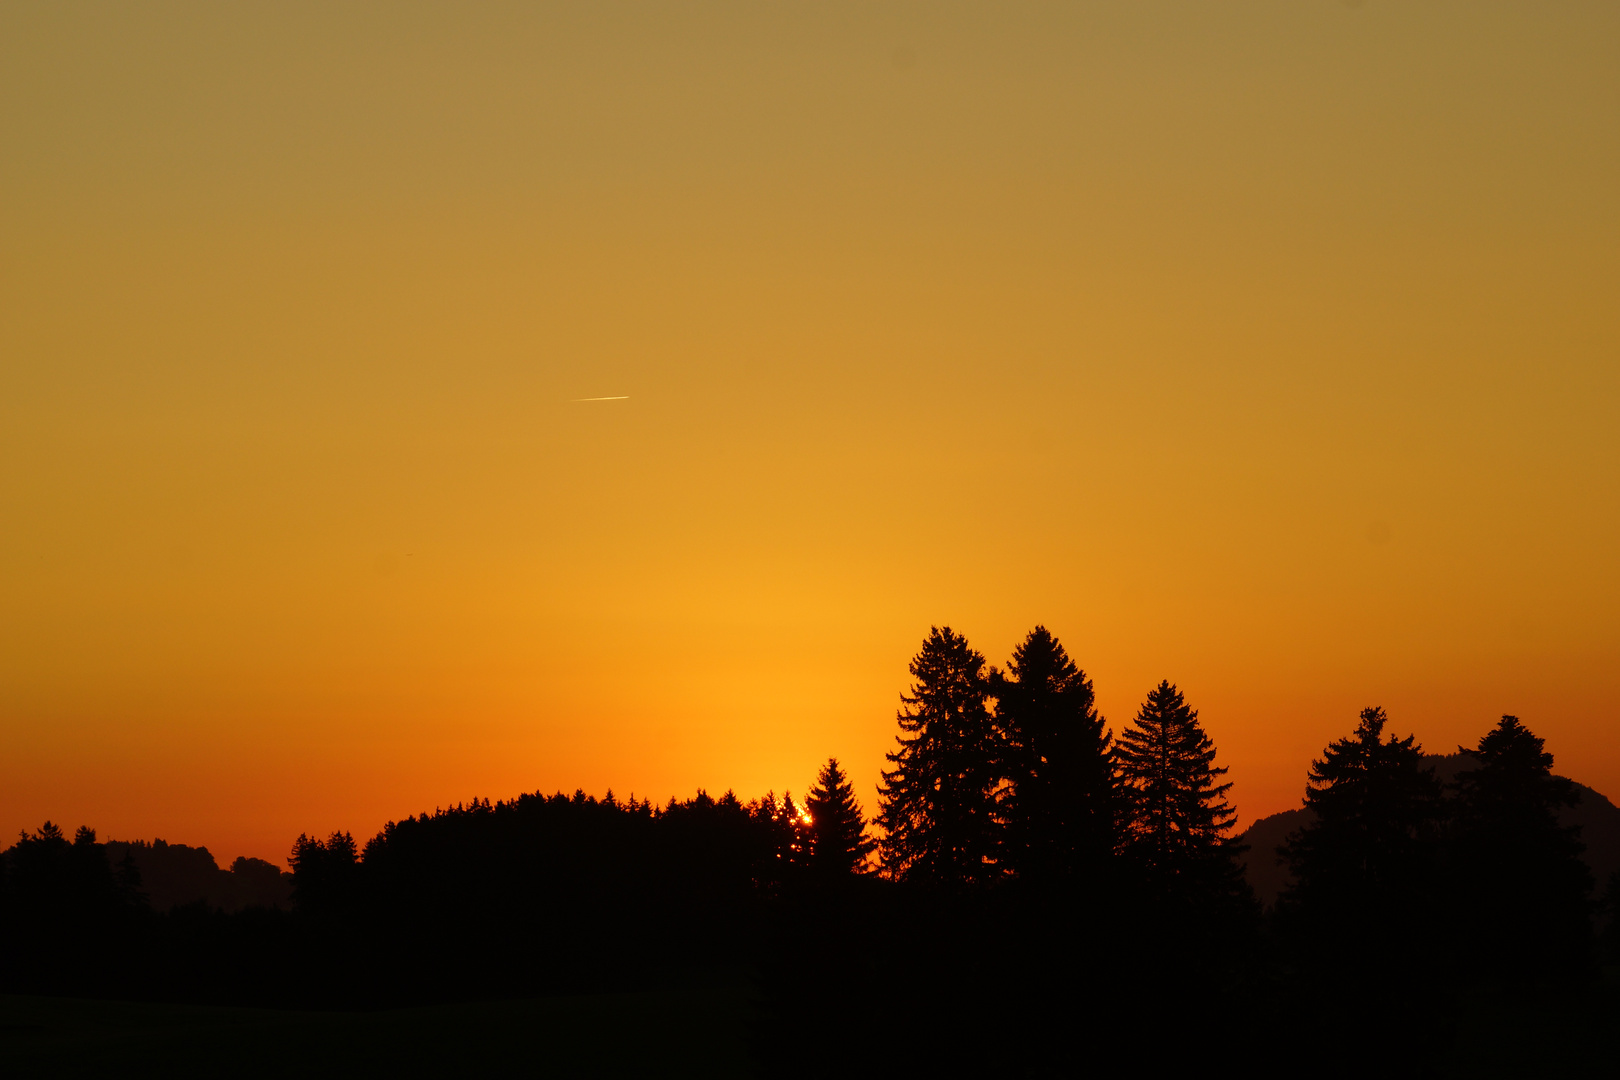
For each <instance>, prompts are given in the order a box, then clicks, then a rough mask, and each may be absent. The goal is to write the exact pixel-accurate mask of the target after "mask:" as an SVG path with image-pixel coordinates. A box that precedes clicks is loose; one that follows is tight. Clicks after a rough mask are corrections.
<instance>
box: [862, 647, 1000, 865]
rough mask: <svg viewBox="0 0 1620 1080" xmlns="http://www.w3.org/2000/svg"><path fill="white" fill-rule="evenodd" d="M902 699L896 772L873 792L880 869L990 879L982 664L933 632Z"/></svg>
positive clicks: (991, 832) (892, 757)
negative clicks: (878, 827) (879, 828)
mask: <svg viewBox="0 0 1620 1080" xmlns="http://www.w3.org/2000/svg"><path fill="white" fill-rule="evenodd" d="M910 670H911V675H912V677H913V678H914V679H915V680H916V682H915V683H913V684H912V687H911V693H909V694H901V695H900V700H901V702H902V704H903V706H904V707H903V708H902V709H900V711H899V714H898V720H899V723H900V732H901V734H900V735H898V736H896V738H895V741H896V742H897V743H899V747H898V749H896V750H895V751H894V752H893V753H890V754H887V755H885V756H886V757H887V758H888V760H889V762H890V763H891V764H892V765H893V766H894V768H893V769H891V770H886V771H884V773H883V782H882V783H881V784H880V785H879V787H878V806H879V811H878V822H879V824H880V825H881V826H882V827H883V833H884V835H883V838H882V839H881V840H880V841H879V844H878V849H879V851H880V852H881V854H882V857H883V866H884V870H885V871H886V872H887V873H889V874H891V875H893V876H895V877H897V878H903V879H907V880H916V881H922V882H927V883H930V884H935V885H943V886H947V887H954V886H962V885H974V884H979V883H982V882H986V881H989V880H990V879H992V878H993V877H994V876H995V875H996V873H997V868H996V865H995V855H996V842H997V836H996V814H995V795H994V791H993V789H994V787H995V784H996V776H995V757H996V752H995V735H994V730H993V729H992V727H991V723H990V711H989V708H988V705H987V700H986V698H987V690H988V682H987V676H986V673H985V670H984V657H983V656H982V655H981V654H980V653H979V652H977V651H976V650H974V649H972V648H970V647H969V645H968V643H967V639H966V638H964V637H962V636H961V635H960V634H956V633H954V632H952V630H951V629H950V627H937V626H936V627H934V628H933V629H932V631H931V632H930V633H929V635H928V638H927V640H925V641H924V642H923V646H922V649H921V650H920V651H919V652H918V653H917V655H916V657H914V658H913V659H912V661H911V668H910Z"/></svg>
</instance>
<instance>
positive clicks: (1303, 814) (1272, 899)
mask: <svg viewBox="0 0 1620 1080" xmlns="http://www.w3.org/2000/svg"><path fill="white" fill-rule="evenodd" d="M1424 760H1425V761H1426V762H1428V763H1429V764H1431V765H1433V766H1434V771H1435V773H1436V774H1437V775H1438V776H1439V777H1440V779H1441V780H1442V781H1444V782H1446V783H1448V784H1449V783H1451V782H1452V781H1454V780H1456V779H1457V774H1458V773H1460V772H1462V771H1463V770H1464V769H1469V768H1473V767H1474V764H1475V761H1476V759H1475V758H1474V756H1473V755H1472V754H1444V755H1442V754H1429V755H1426V756H1425V757H1424ZM1575 788H1576V790H1577V791H1578V792H1580V796H1581V801H1580V802H1579V803H1577V804H1576V805H1574V806H1571V807H1566V808H1565V809H1564V810H1562V811H1560V812H1559V815H1558V819H1559V820H1560V821H1561V822H1563V823H1564V824H1565V825H1579V826H1580V827H1581V841H1582V842H1583V843H1584V844H1585V845H1586V854H1585V858H1586V864H1587V865H1588V866H1590V867H1591V868H1592V876H1593V877H1594V878H1596V879H1597V883H1598V888H1599V889H1600V890H1601V889H1602V888H1603V886H1604V883H1605V882H1607V881H1608V880H1609V876H1610V875H1611V874H1613V873H1615V872H1616V871H1617V870H1620V807H1616V806H1615V805H1614V803H1612V802H1610V801H1609V800H1608V798H1607V797H1606V796H1604V795H1601V794H1599V793H1598V792H1596V791H1593V790H1592V789H1591V788H1589V787H1587V786H1586V785H1585V784H1576V785H1575ZM1313 816H1314V815H1312V814H1311V812H1310V811H1309V810H1306V809H1305V808H1304V807H1300V808H1299V809H1298V810H1284V811H1283V812H1282V813H1280V814H1272V815H1271V816H1270V817H1263V818H1260V819H1259V820H1258V821H1256V822H1255V823H1254V824H1253V825H1250V826H1249V827H1248V829H1247V830H1246V831H1245V832H1244V833H1243V835H1242V837H1241V838H1240V839H1241V841H1242V842H1243V843H1245V844H1247V845H1249V853H1248V855H1247V856H1245V858H1247V860H1248V865H1247V866H1246V867H1245V869H1244V873H1245V876H1247V877H1248V879H1249V885H1250V887H1252V888H1253V889H1254V894H1255V895H1256V896H1257V897H1259V898H1260V901H1261V903H1263V904H1266V905H1267V906H1268V907H1269V906H1270V905H1271V904H1274V903H1276V901H1277V897H1278V895H1279V894H1280V893H1281V892H1282V891H1283V889H1284V888H1286V887H1287V886H1288V884H1289V881H1290V880H1291V879H1290V876H1289V873H1288V868H1287V866H1285V865H1283V864H1282V862H1281V860H1280V857H1279V856H1278V854H1277V849H1278V848H1279V847H1281V846H1282V843H1283V841H1284V840H1286V839H1287V838H1288V834H1289V833H1292V832H1293V831H1294V830H1296V829H1298V828H1300V827H1301V826H1302V825H1304V824H1305V823H1306V822H1308V821H1310V820H1311V819H1312V817H1313Z"/></svg>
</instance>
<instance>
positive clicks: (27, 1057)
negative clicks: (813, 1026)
mask: <svg viewBox="0 0 1620 1080" xmlns="http://www.w3.org/2000/svg"><path fill="white" fill-rule="evenodd" d="M747 1014H748V1008H747V1002H746V1000H745V998H744V995H743V992H742V991H741V990H737V991H730V990H717V989H704V990H693V991H686V992H657V993H634V994H604V995H593V996H582V997H560V998H536V999H532V1000H522V1001H493V1002H471V1003H464V1004H454V1005H440V1006H433V1007H428V1008H415V1009H396V1010H382V1011H376V1012H295V1011H281V1010H273V1009H235V1008H211V1007H207V1006H197V1005H161V1004H145V1003H132V1002H118V1001H89V1000H82V999H75V998H44V997H22V996H4V997H0V1074H3V1075H5V1076H7V1077H17V1078H19V1080H21V1078H23V1077H34V1076H40V1077H56V1076H61V1077H78V1076H84V1077H91V1076H94V1077H113V1076H116V1077H132V1076H133V1077H147V1076H151V1077H159V1076H161V1077H193V1076H196V1077H203V1076H206V1077H309V1076H344V1077H363V1076H420V1075H432V1076H443V1077H461V1076H478V1075H486V1076H496V1075H498V1076H503V1077H519V1076H521V1077H528V1076H542V1077H549V1076H705V1077H711V1076H712V1077H730V1076H749V1075H752V1074H753V1072H754V1069H753V1066H752V1062H751V1060H750V1057H749V1053H748V1047H747V1031H746V1030H745V1018H746V1016H747Z"/></svg>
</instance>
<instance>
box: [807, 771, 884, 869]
mask: <svg viewBox="0 0 1620 1080" xmlns="http://www.w3.org/2000/svg"><path fill="white" fill-rule="evenodd" d="M804 808H805V810H806V811H807V812H808V813H809V814H810V860H809V861H810V866H811V868H812V870H814V872H815V874H816V876H817V877H819V878H821V879H823V880H826V879H837V878H841V877H847V876H848V875H850V874H859V873H864V872H865V870H866V868H867V867H866V859H867V856H869V855H870V854H871V853H872V852H873V850H874V849H876V847H877V842H876V841H875V840H873V839H872V838H871V837H869V836H867V835H866V819H865V818H864V817H862V816H861V804H860V803H859V802H857V801H856V799H855V787H854V785H853V784H851V783H850V782H849V777H847V776H845V775H844V770H843V769H842V768H841V767H840V766H839V764H838V759H837V758H835V757H830V758H828V759H827V764H825V765H823V766H822V767H821V772H820V773H819V774H817V776H816V786H815V787H814V788H812V789H811V790H810V794H809V795H807V796H806V797H805V800H804Z"/></svg>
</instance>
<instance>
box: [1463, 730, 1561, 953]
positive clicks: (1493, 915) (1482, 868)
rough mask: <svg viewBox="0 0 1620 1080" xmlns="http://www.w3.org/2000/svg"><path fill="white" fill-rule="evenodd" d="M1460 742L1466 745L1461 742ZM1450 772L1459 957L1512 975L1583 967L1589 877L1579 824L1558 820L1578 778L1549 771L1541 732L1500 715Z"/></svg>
mask: <svg viewBox="0 0 1620 1080" xmlns="http://www.w3.org/2000/svg"><path fill="white" fill-rule="evenodd" d="M1459 749H1463V748H1459ZM1463 752H1464V753H1468V754H1472V755H1473V756H1474V757H1476V758H1478V759H1479V767H1478V768H1475V769H1470V770H1467V771H1465V772H1463V773H1461V774H1459V775H1458V777H1457V782H1456V794H1457V798H1456V804H1455V811H1454V816H1453V825H1452V854H1453V863H1454V872H1455V881H1454V886H1455V895H1454V898H1453V904H1454V905H1455V907H1456V909H1457V916H1458V919H1459V921H1460V923H1461V927H1462V932H1463V939H1464V940H1463V947H1462V949H1461V950H1460V952H1461V959H1462V960H1463V962H1464V963H1465V964H1467V965H1468V966H1470V967H1480V966H1485V967H1487V968H1491V969H1494V970H1495V971H1497V972H1500V973H1502V974H1506V975H1508V976H1510V977H1517V978H1531V977H1540V976H1546V975H1549V974H1572V973H1575V972H1579V971H1581V970H1583V969H1584V968H1586V967H1587V966H1588V964H1589V952H1590V945H1591V918H1590V914H1589V911H1588V905H1587V895H1588V894H1589V893H1590V892H1591V890H1592V884H1593V882H1592V874H1591V871H1590V870H1588V869H1587V866H1586V864H1585V863H1584V862H1582V861H1581V852H1582V851H1583V850H1584V845H1582V844H1581V842H1580V839H1579V835H1578V833H1579V830H1578V829H1576V828H1573V827H1572V828H1565V827H1563V826H1561V825H1559V823H1558V808H1559V807H1562V806H1573V805H1575V803H1576V802H1578V801H1579V798H1580V796H1579V795H1578V794H1577V792H1576V790H1575V785H1574V784H1572V783H1570V782H1569V781H1568V780H1565V779H1562V778H1561V777H1556V776H1554V775H1552V765H1553V756H1552V755H1551V754H1549V753H1547V752H1546V750H1545V748H1544V744H1543V742H1542V740H1541V739H1539V738H1537V737H1536V736H1535V735H1533V734H1532V733H1531V732H1530V731H1529V729H1527V728H1526V727H1525V726H1524V725H1523V724H1521V723H1520V722H1519V718H1518V717H1516V716H1504V717H1502V719H1501V721H1500V722H1499V723H1498V724H1497V725H1496V727H1495V728H1493V729H1492V730H1491V731H1490V732H1488V733H1487V734H1486V735H1485V736H1484V737H1482V738H1481V739H1480V741H1479V746H1478V747H1477V748H1475V749H1473V750H1466V749H1464V751H1463Z"/></svg>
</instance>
